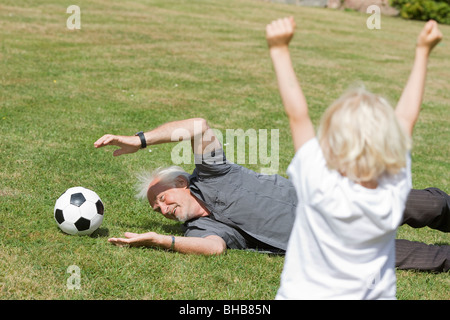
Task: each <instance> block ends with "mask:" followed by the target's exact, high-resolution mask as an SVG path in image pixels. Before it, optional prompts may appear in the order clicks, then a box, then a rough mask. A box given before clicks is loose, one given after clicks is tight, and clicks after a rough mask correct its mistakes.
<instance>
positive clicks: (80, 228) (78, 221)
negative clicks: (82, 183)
mask: <svg viewBox="0 0 450 320" xmlns="http://www.w3.org/2000/svg"><path fill="white" fill-rule="evenodd" d="M103 213H104V206H103V202H102V200H101V199H100V197H99V196H98V195H97V194H96V193H95V192H94V191H92V190H89V189H86V188H83V187H73V188H69V189H67V190H66V191H65V192H64V193H63V194H62V195H61V196H60V197H59V198H58V200H56V203H55V208H54V210H53V214H54V217H55V220H56V223H57V224H58V227H59V228H60V229H61V230H62V231H63V232H65V233H67V234H70V235H80V236H82V235H90V234H92V233H93V232H94V231H95V230H97V229H98V228H99V227H100V225H101V224H102V222H103Z"/></svg>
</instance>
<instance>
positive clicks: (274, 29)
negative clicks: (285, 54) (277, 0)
mask: <svg viewBox="0 0 450 320" xmlns="http://www.w3.org/2000/svg"><path fill="white" fill-rule="evenodd" d="M294 30H295V21H294V18H293V17H289V18H283V19H278V20H275V21H272V22H271V23H270V24H268V25H267V26H266V39H267V44H268V45H269V48H270V49H275V48H282V47H287V46H288V45H289V42H290V41H291V39H292V37H293V36H294Z"/></svg>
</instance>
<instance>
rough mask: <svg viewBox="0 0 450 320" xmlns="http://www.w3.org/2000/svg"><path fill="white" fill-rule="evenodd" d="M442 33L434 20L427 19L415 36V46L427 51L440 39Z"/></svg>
mask: <svg viewBox="0 0 450 320" xmlns="http://www.w3.org/2000/svg"><path fill="white" fill-rule="evenodd" d="M441 39H442V33H441V31H440V30H439V28H438V24H437V22H436V21H434V20H430V21H428V22H427V23H426V24H425V26H424V27H423V29H422V31H421V32H420V34H419V36H418V37H417V48H423V49H425V50H427V51H428V53H429V52H431V50H433V48H434V47H435V46H436V45H437V44H438V43H439V41H441Z"/></svg>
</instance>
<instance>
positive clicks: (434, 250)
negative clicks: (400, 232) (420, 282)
mask: <svg viewBox="0 0 450 320" xmlns="http://www.w3.org/2000/svg"><path fill="white" fill-rule="evenodd" d="M395 251H396V257H395V266H396V267H397V268H398V269H415V270H420V271H435V272H446V271H449V270H450V246H445V245H443V246H437V245H427V244H425V243H421V242H416V241H408V240H399V239H397V240H395Z"/></svg>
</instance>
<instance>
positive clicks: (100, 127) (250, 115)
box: [0, 0, 450, 299]
mask: <svg viewBox="0 0 450 320" xmlns="http://www.w3.org/2000/svg"><path fill="white" fill-rule="evenodd" d="M70 4H72V3H70ZM74 4H77V5H78V6H79V7H80V8H81V30H74V31H71V30H68V29H67V28H66V20H67V18H68V17H69V16H70V14H67V13H66V8H67V6H69V3H68V2H67V1H58V0H55V1H45V0H33V1H26V0H2V2H1V4H0V298H1V299H273V298H274V297H275V293H276V291H277V288H278V285H279V277H280V273H281V270H282V267H283V261H284V258H283V257H282V256H271V255H266V254H258V253H254V252H246V251H237V250H229V251H228V252H227V253H226V254H225V255H222V256H218V257H204V256H189V255H183V254H178V253H172V252H167V251H164V250H156V249H130V248H118V247H115V246H112V245H110V244H108V242H107V239H108V237H113V236H114V237H117V236H122V235H123V233H124V232H126V231H131V232H137V233H143V232H147V231H156V232H159V233H163V234H175V235H182V233H181V230H180V227H179V224H178V223H175V222H171V221H169V220H166V219H165V218H163V217H162V216H160V215H158V214H156V213H153V212H151V210H150V207H149V206H148V204H146V203H144V202H140V201H137V200H136V199H135V198H134V188H133V186H134V184H135V173H136V172H139V171H140V170H142V169H146V168H155V167H158V166H163V165H168V164H171V157H170V152H171V150H172V148H173V147H174V145H173V144H172V145H170V144H167V145H158V146H152V147H151V148H150V149H151V151H152V152H148V150H146V151H141V152H139V153H136V154H133V155H127V156H123V157H118V158H113V157H112V151H113V149H112V148H103V149H95V148H94V147H93V143H94V141H96V140H97V139H98V138H99V137H101V136H102V135H103V134H106V133H114V134H129V135H131V134H134V133H135V132H137V131H139V130H149V129H151V128H154V127H155V126H157V125H159V124H162V123H164V122H168V121H172V120H179V119H184V118H190V117H203V118H206V119H208V121H209V124H210V125H211V126H212V127H214V128H217V129H219V130H221V131H222V132H225V130H226V129H238V128H241V129H243V130H244V131H245V130H247V129H251V128H253V129H256V130H258V129H267V130H269V132H270V130H271V129H278V130H279V135H280V157H279V171H278V172H279V174H282V175H285V172H286V168H287V166H288V164H289V162H290V160H291V159H292V157H293V155H294V151H293V147H292V140H291V137H290V133H289V129H288V123H287V119H286V116H285V114H284V110H283V107H282V104H281V101H280V98H279V95H278V91H277V86H276V82H275V75H274V72H273V69H272V66H271V62H270V59H269V56H268V51H267V46H266V42H265V37H264V33H265V32H264V29H265V25H266V24H267V23H269V22H270V21H271V20H273V19H276V18H279V17H283V16H287V15H293V16H294V17H295V19H296V21H297V25H298V32H297V34H296V35H295V37H294V40H293V42H292V45H291V50H292V51H291V52H292V56H293V60H294V64H295V69H296V71H297V73H298V75H299V78H300V81H301V83H302V86H303V89H304V92H305V95H306V96H307V99H308V102H309V104H310V108H311V116H312V119H313V121H314V122H315V123H317V121H318V119H319V117H320V115H321V114H322V112H323V110H324V109H325V108H326V107H327V105H329V104H330V103H331V102H332V101H333V100H334V99H335V98H337V97H338V96H339V95H340V94H341V93H342V91H343V90H345V89H346V88H347V87H349V86H351V85H353V84H354V83H357V82H363V83H365V85H366V86H367V88H368V89H370V90H372V91H375V92H377V93H381V94H383V95H385V96H386V97H387V98H388V99H389V100H390V101H392V103H393V104H395V102H396V101H397V99H398V98H399V96H400V93H401V90H402V88H403V86H404V85H405V83H406V80H407V77H408V75H409V71H410V68H411V64H412V59H413V54H414V45H415V39H416V36H417V34H418V32H419V31H420V30H421V28H422V26H423V23H422V22H417V21H405V20H402V19H399V18H389V17H382V24H381V27H382V28H381V30H369V29H367V27H366V19H367V18H368V15H366V14H360V13H356V12H343V11H333V10H326V9H318V8H301V7H295V6H289V5H282V4H271V3H268V2H265V1H264V2H260V1H250V0H245V1H236V0H230V1H220V0H209V1H192V0H189V1H187V0H186V1H185V0H176V1H167V0H158V1H148V0H133V1H129V0H108V1H106V0H98V1H85V0H79V1H76V3H74ZM441 29H442V31H443V33H444V35H445V36H446V38H445V39H444V41H443V42H442V43H441V44H440V45H439V46H438V47H437V48H436V50H435V52H433V54H432V58H431V60H430V64H429V74H428V80H427V88H426V94H425V98H424V104H423V111H422V113H421V117H420V119H419V122H418V124H417V126H416V130H415V133H414V149H413V153H412V158H413V167H412V171H413V183H414V187H415V188H425V187H428V186H435V187H439V188H441V189H443V190H446V191H448V190H450V176H449V171H450V162H449V160H448V159H450V149H449V145H448V143H449V138H450V134H449V133H450V129H449V120H450V118H449V106H450V83H449V79H450V72H449V70H450V53H449V48H450V47H449V42H448V38H449V37H450V26H441ZM243 165H245V166H247V167H249V168H251V169H254V170H259V169H260V168H261V167H262V165H261V164H260V163H258V164H250V163H244V164H243ZM183 167H184V168H185V169H186V170H187V171H189V170H192V169H193V168H194V165H193V164H192V163H186V164H184V165H183ZM73 186H84V187H86V188H90V189H92V190H94V191H96V192H97V193H98V194H99V195H100V197H101V198H102V200H103V202H104V205H105V218H104V222H103V224H102V226H101V229H100V230H99V233H98V234H97V235H96V236H95V237H76V236H67V235H64V234H63V233H62V232H60V231H59V230H58V228H57V226H56V223H55V221H54V219H53V206H54V204H55V201H56V199H57V198H58V197H59V195H60V194H61V193H62V192H63V191H65V190H66V189H67V188H69V187H73ZM398 236H399V238H404V239H411V240H418V241H424V242H426V243H440V244H443V243H446V244H449V242H450V240H449V236H448V234H444V233H441V232H437V231H433V230H431V229H428V228H424V229H420V230H416V229H412V228H409V227H401V228H400V230H399V233H398ZM71 265H77V266H79V267H80V269H81V283H80V286H81V289H80V290H68V288H67V286H66V283H67V279H68V278H69V274H68V273H67V272H66V271H67V268H68V267H69V266H71ZM397 277H398V290H397V292H398V293H397V296H398V299H450V293H449V292H450V281H449V275H448V273H446V274H445V273H442V274H433V273H423V272H415V271H397Z"/></svg>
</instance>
